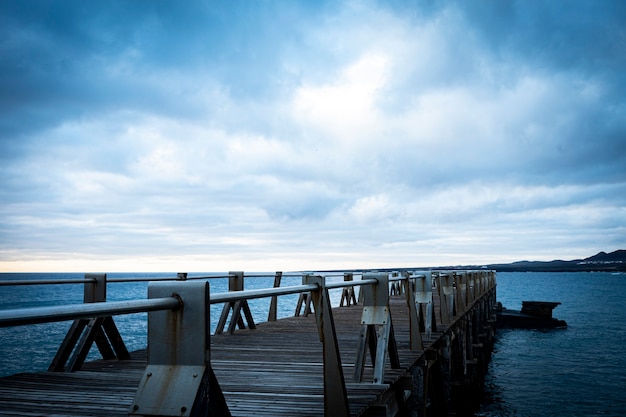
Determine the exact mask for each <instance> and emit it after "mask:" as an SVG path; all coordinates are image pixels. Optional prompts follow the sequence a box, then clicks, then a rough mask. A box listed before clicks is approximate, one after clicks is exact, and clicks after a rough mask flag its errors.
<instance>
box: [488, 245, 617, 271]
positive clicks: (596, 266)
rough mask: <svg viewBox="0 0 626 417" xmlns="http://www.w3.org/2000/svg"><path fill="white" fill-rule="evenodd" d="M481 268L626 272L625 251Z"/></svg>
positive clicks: (497, 269)
mask: <svg viewBox="0 0 626 417" xmlns="http://www.w3.org/2000/svg"><path fill="white" fill-rule="evenodd" d="M481 268H487V269H495V270H496V271H501V272H626V250H623V249H620V250H616V251H614V252H610V253H606V252H600V253H598V254H596V255H593V256H590V257H589V258H585V259H575V260H571V261H562V260H554V261H548V262H542V261H518V262H513V263H509V264H490V265H483V266H481Z"/></svg>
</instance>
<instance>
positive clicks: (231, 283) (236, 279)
mask: <svg viewBox="0 0 626 417" xmlns="http://www.w3.org/2000/svg"><path fill="white" fill-rule="evenodd" d="M243 279H244V278H243V272H242V271H236V272H232V271H231V272H229V273H228V291H243ZM231 312H232V315H231V316H230V323H229V324H228V330H227V332H228V334H233V333H234V332H235V329H236V328H237V327H239V328H240V329H245V328H246V322H247V323H248V328H250V329H256V325H255V324H254V319H253V317H252V312H251V311H250V306H249V305H248V301H247V300H237V301H229V302H226V303H224V309H223V310H222V315H221V316H220V319H219V320H218V322H217V327H216V328H215V334H221V333H223V332H224V327H225V326H226V322H227V321H228V316H229V315H230V314H231ZM241 313H243V317H242V315H241ZM244 317H245V319H246V320H245V321H244Z"/></svg>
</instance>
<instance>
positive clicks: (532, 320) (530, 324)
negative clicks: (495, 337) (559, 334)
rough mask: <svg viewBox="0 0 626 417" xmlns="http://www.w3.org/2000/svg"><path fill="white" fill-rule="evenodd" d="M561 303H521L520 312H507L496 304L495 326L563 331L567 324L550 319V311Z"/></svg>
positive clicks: (507, 310) (500, 305)
mask: <svg viewBox="0 0 626 417" xmlns="http://www.w3.org/2000/svg"><path fill="white" fill-rule="evenodd" d="M559 304H561V303H555V302H547V301H522V310H521V311H518V310H509V309H508V308H504V307H502V304H501V303H498V307H497V309H496V326H497V327H498V328H510V329H564V328H566V327H567V323H566V322H565V321H564V320H559V319H556V318H554V317H552V310H554V308H556V306H558V305H559Z"/></svg>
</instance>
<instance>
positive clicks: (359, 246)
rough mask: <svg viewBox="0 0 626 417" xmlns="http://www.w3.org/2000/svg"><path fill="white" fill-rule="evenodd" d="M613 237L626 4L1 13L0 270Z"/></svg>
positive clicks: (623, 107) (371, 258) (316, 265)
mask: <svg viewBox="0 0 626 417" xmlns="http://www.w3.org/2000/svg"><path fill="white" fill-rule="evenodd" d="M623 248H626V2H623V1H621V0H615V1H611V0H598V1H596V0H587V1H579V0H543V1H542V0H537V1H526V0H519V1H513V0H510V1H506V0H503V1H497V2H492V1H478V0H459V1H438V0H412V1H374V0H363V1H359V0H355V1H319V0H317V1H273V0H264V1H261V0H258V1H238V0H234V1H197V0H190V1H185V2H169V1H158V0H150V1H144V0H137V1H132V2H128V1H116V0H113V1H106V2H105V1H97V2H85V1H82V0H80V1H78V0H77V1H71V0H70V1H56V0H55V1H45V0H39V1H14V0H3V1H2V2H0V271H4V272H11V271H39V272H43V271H45V272H55V271H75V272H91V271H102V272H116V271H129V272H134V271H150V272H153V271H163V272H165V271H173V272H194V271H229V270H244V271H276V270H283V271H296V270H320V269H350V268H359V269H361V268H383V267H385V268H387V267H390V268H393V267H426V266H445V265H481V264H485V263H497V262H513V261H519V260H525V259H528V260H551V259H578V258H584V257H588V256H591V255H594V254H595V253H597V252H599V251H607V252H609V251H613V250H616V249H623Z"/></svg>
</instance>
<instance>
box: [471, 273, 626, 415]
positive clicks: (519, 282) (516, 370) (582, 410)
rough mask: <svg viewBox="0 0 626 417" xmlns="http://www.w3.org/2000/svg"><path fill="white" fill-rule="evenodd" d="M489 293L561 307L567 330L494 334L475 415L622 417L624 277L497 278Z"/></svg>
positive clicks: (625, 407) (625, 399) (509, 301)
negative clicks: (482, 394) (484, 393)
mask: <svg viewBox="0 0 626 417" xmlns="http://www.w3.org/2000/svg"><path fill="white" fill-rule="evenodd" d="M497 294H498V300H499V301H500V302H502V304H503V305H504V306H505V307H507V308H514V309H521V306H522V300H532V301H557V302H561V303H562V304H561V305H560V306H558V307H557V308H556V309H554V313H553V315H554V317H557V318H559V319H563V320H565V321H566V322H567V324H568V327H567V329H555V330H549V331H538V330H500V331H499V332H498V335H497V342H496V345H495V351H494V354H493V357H492V362H491V364H490V369H489V375H488V376H487V385H486V390H487V396H486V398H485V402H484V405H483V407H482V410H481V412H480V413H479V414H478V415H480V416H485V417H499V416H502V417H513V416H514V417H539V416H563V417H565V416H581V417H582V416H615V417H618V416H620V417H621V416H626V274H611V273H592V272H586V273H498V287H497Z"/></svg>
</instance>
